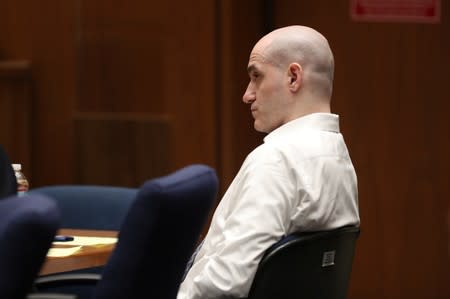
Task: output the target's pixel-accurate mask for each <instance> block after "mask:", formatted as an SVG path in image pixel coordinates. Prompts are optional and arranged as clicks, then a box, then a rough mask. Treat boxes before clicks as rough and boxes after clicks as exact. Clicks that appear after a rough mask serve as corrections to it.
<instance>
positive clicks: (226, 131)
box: [217, 0, 264, 191]
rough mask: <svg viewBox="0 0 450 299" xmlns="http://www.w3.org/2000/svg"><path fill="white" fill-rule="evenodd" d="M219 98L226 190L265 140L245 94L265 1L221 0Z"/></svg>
mask: <svg viewBox="0 0 450 299" xmlns="http://www.w3.org/2000/svg"><path fill="white" fill-rule="evenodd" d="M219 2H220V6H219V7H218V10H219V12H218V20H217V22H218V23H219V29H218V33H217V34H218V35H219V36H218V52H217V60H218V65H219V72H218V73H217V75H218V80H219V83H218V87H217V98H218V100H219V104H218V109H219V113H218V115H219V119H218V123H219V126H220V127H219V131H218V134H219V136H220V138H219V140H218V150H219V157H220V161H221V163H220V167H221V179H222V189H223V191H225V190H226V188H227V187H228V185H229V184H230V183H231V181H232V179H233V178H234V176H235V175H236V174H237V172H238V170H239V168H240V166H241V164H242V162H244V159H245V157H246V156H247V154H249V153H250V152H251V151H252V150H253V149H254V148H255V147H257V146H258V145H259V144H261V143H262V139H263V137H264V135H262V134H260V133H258V132H256V131H255V130H254V128H253V118H252V116H251V113H250V108H249V106H248V105H246V104H244V102H243V101H242V96H243V94H244V92H245V89H246V88H247V84H248V82H249V78H248V74H247V64H248V59H249V56H250V52H251V50H252V48H253V45H254V44H255V43H256V41H258V39H259V38H260V37H262V36H263V34H264V18H263V3H262V2H261V1H259V0H251V1H237V0H231V1H228V0H223V1H219Z"/></svg>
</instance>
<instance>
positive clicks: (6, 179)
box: [0, 145, 17, 199]
mask: <svg viewBox="0 0 450 299" xmlns="http://www.w3.org/2000/svg"><path fill="white" fill-rule="evenodd" d="M15 194H17V180H16V175H15V174H14V170H13V168H12V165H11V161H10V160H9V157H8V155H7V154H6V152H5V150H4V149H3V147H2V146H1V145H0V199H1V198H4V197H8V196H11V195H15Z"/></svg>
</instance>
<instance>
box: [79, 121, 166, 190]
mask: <svg viewBox="0 0 450 299" xmlns="http://www.w3.org/2000/svg"><path fill="white" fill-rule="evenodd" d="M74 136H75V149H76V154H75V156H76V158H75V165H76V181H77V182H78V183H80V184H98V185H112V186H128V187H135V188H137V187H139V186H140V185H141V184H142V183H143V182H145V181H146V180H148V179H151V178H155V177H159V176H163V175H166V174H168V172H169V160H170V157H169V156H168V153H169V152H170V151H169V147H170V136H171V134H170V121H169V119H168V118H164V117H154V118H150V117H142V116H138V115H116V114H93V113H90V114H79V115H76V117H75V133H74Z"/></svg>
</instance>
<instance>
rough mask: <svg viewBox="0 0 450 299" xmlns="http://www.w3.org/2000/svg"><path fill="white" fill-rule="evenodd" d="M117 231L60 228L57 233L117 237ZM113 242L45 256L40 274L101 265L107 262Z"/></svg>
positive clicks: (113, 245)
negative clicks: (72, 252) (62, 255)
mask: <svg viewBox="0 0 450 299" xmlns="http://www.w3.org/2000/svg"><path fill="white" fill-rule="evenodd" d="M117 234H118V232H117V231H104V230H80V229H61V230H60V231H58V235H69V236H90V237H117ZM114 247H115V244H110V245H102V246H83V247H82V248H81V249H80V250H78V251H77V252H75V253H74V254H72V255H70V256H65V257H47V259H46V261H45V263H44V265H43V267H42V269H41V272H40V275H47V274H52V273H59V272H66V271H72V270H80V269H85V268H91V267H98V266H103V265H105V263H106V262H107V260H108V258H109V256H110V254H111V252H112V251H113V249H114Z"/></svg>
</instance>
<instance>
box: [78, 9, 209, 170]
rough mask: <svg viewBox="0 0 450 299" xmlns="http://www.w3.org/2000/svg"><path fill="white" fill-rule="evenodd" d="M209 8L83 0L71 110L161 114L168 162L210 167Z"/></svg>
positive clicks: (146, 114)
mask: <svg viewBox="0 0 450 299" xmlns="http://www.w3.org/2000/svg"><path fill="white" fill-rule="evenodd" d="M214 8H215V6H214V2H211V1H206V0H203V1H197V2H196V3H195V5H192V3H189V2H181V1H175V2H149V1H143V0H133V1H128V2H127V4H126V5H124V3H123V1H112V2H111V1H82V6H81V32H80V40H81V42H80V75H79V76H80V79H79V82H80V86H79V88H80V95H81V96H80V98H79V99H78V103H77V110H78V111H80V112H111V113H116V114H119V115H120V114H123V113H135V114H141V115H144V116H149V117H159V116H161V115H168V116H170V118H171V119H172V123H171V128H172V133H173V135H172V136H171V138H172V140H171V145H172V146H171V147H170V148H168V149H167V150H168V156H169V157H170V160H169V168H170V169H171V170H174V169H176V168H180V167H183V166H185V165H187V164H191V163H205V164H208V165H211V166H213V167H216V166H217V157H216V144H215V139H216V122H215V120H216V110H215V106H216V99H215V93H214V92H215V84H216V83H215V82H216V81H215V80H216V78H215V76H214V73H215V64H214V51H215V44H214V41H215V37H214V33H215V26H214V11H215V10H214ZM181 24H182V25H181ZM180 25H181V26H180Z"/></svg>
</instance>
